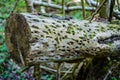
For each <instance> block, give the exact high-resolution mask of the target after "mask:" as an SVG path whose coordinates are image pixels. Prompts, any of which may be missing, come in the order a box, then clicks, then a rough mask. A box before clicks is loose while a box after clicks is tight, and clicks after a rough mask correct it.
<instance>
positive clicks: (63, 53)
mask: <svg viewBox="0 0 120 80" xmlns="http://www.w3.org/2000/svg"><path fill="white" fill-rule="evenodd" d="M119 32H120V31H119V26H118V25H113V24H106V23H101V22H91V23H89V21H80V20H73V19H69V18H61V17H48V16H47V17H45V16H42V15H35V14H28V13H21V14H13V15H11V17H10V18H9V19H8V21H7V25H6V27H5V37H6V44H7V47H8V50H9V53H10V54H11V58H12V59H13V60H15V61H16V62H17V63H18V64H20V63H22V64H25V65H36V64H37V65H38V64H40V63H48V62H57V63H62V62H76V61H78V62H79V61H80V60H83V59H84V58H86V57H91V58H92V57H108V56H111V55H116V54H117V53H119V51H120V50H119V49H118V48H119V46H120V40H119V39H120V38H119V37H120V34H119ZM58 71H59V70H58ZM37 75H38V74H37Z"/></svg>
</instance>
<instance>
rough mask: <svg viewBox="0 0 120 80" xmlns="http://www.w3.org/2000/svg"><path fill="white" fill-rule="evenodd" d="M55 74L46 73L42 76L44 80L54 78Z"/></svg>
mask: <svg viewBox="0 0 120 80" xmlns="http://www.w3.org/2000/svg"><path fill="white" fill-rule="evenodd" d="M53 77H54V75H44V76H42V80H53Z"/></svg>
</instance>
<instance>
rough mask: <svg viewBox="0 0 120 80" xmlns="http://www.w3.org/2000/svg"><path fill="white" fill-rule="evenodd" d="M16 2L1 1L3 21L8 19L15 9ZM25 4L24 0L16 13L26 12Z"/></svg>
mask: <svg viewBox="0 0 120 80" xmlns="http://www.w3.org/2000/svg"><path fill="white" fill-rule="evenodd" d="M15 2H16V0H1V1H0V18H1V19H6V18H8V17H9V15H10V12H11V11H12V10H13V8H14V6H15V5H14V4H15ZM25 9H26V8H25V3H24V0H20V1H19V3H18V5H17V7H16V9H15V11H16V12H21V11H25Z"/></svg>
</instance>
